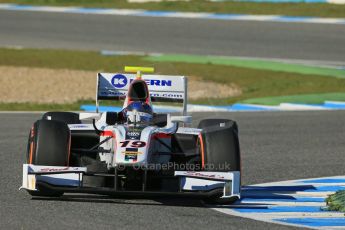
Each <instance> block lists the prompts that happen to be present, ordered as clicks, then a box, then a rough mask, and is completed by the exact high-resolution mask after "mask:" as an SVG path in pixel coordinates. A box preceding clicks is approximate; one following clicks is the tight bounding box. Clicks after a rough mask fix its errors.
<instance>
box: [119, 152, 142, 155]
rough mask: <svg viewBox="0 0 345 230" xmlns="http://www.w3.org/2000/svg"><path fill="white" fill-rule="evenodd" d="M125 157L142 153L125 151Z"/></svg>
mask: <svg viewBox="0 0 345 230" xmlns="http://www.w3.org/2000/svg"><path fill="white" fill-rule="evenodd" d="M122 153H123V154H125V155H140V154H142V152H136V151H123V152H122Z"/></svg>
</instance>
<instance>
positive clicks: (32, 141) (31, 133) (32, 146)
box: [29, 126, 35, 164]
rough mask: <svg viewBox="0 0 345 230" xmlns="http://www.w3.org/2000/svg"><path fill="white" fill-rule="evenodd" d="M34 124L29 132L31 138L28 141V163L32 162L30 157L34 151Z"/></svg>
mask: <svg viewBox="0 0 345 230" xmlns="http://www.w3.org/2000/svg"><path fill="white" fill-rule="evenodd" d="M34 136H35V133H34V126H32V127H31V132H30V139H31V143H30V156H29V164H32V158H33V151H34V139H33V138H34Z"/></svg>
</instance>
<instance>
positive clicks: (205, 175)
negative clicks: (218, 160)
mask: <svg viewBox="0 0 345 230" xmlns="http://www.w3.org/2000/svg"><path fill="white" fill-rule="evenodd" d="M185 174H186V176H194V177H203V178H216V179H224V177H223V176H220V175H216V174H204V173H199V172H186V173H185Z"/></svg>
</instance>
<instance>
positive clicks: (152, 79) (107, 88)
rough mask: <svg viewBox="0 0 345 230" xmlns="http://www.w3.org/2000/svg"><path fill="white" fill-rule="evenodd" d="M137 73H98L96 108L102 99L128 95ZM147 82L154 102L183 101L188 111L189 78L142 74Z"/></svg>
mask: <svg viewBox="0 0 345 230" xmlns="http://www.w3.org/2000/svg"><path fill="white" fill-rule="evenodd" d="M135 79H136V74H122V73H98V76H97V95H96V108H97V111H98V106H99V101H100V100H122V99H125V98H126V96H127V92H128V88H129V85H130V83H131V82H132V81H133V80H135ZM142 79H143V80H144V81H145V82H146V83H147V86H148V89H149V92H150V97H151V101H152V102H177V103H183V114H186V113H187V78H186V77H184V76H171V75H150V74H147V75H146V74H145V75H142Z"/></svg>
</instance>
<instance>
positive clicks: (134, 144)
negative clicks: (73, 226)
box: [21, 73, 240, 199]
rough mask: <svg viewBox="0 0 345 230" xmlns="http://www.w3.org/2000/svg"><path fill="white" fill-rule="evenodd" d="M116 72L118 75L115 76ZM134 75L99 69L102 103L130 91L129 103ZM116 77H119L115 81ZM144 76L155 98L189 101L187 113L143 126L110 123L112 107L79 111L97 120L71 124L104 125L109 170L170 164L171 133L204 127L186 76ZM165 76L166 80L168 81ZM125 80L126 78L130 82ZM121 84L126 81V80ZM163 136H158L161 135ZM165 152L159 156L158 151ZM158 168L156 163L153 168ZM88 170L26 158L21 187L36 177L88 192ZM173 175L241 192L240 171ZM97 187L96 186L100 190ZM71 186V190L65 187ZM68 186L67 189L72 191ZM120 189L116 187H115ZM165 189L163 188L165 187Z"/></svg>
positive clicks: (207, 187) (227, 192)
mask: <svg viewBox="0 0 345 230" xmlns="http://www.w3.org/2000/svg"><path fill="white" fill-rule="evenodd" d="M116 76H117V78H116ZM132 79H135V75H132V74H112V73H106V74H104V73H99V74H98V77H97V97H96V98H97V102H96V104H97V107H98V103H99V100H105V99H113V100H114V99H121V98H124V97H125V103H124V107H126V106H127V103H128V100H129V99H128V97H126V96H127V94H126V92H127V91H128V89H129V87H130V82H131V81H132ZM115 80H116V81H115ZM143 80H145V81H146V83H148V89H149V92H150V103H151V99H154V100H155V101H160V100H161V99H162V100H163V101H167V100H168V101H169V100H170V99H171V100H172V101H178V102H182V103H183V106H184V112H183V116H170V115H168V117H167V124H166V126H165V127H158V126H146V127H141V128H140V129H138V128H137V127H134V126H133V127H132V126H130V125H128V124H115V125H108V124H107V123H106V118H107V112H104V113H99V112H98V111H96V112H95V113H80V115H79V118H80V120H84V121H85V120H86V121H87V120H88V121H90V120H95V123H94V124H88V123H83V124H70V125H69V129H70V131H71V132H72V133H73V132H74V131H83V130H84V131H88V130H95V129H97V130H99V131H100V132H101V133H100V143H101V144H100V146H99V147H100V148H102V149H104V150H107V151H104V152H99V159H100V161H102V162H105V163H106V165H107V168H108V169H109V170H111V169H114V168H115V170H117V169H118V168H120V167H122V166H128V165H130V166H133V167H134V166H136V167H138V168H140V169H143V170H146V169H147V168H149V167H151V166H155V165H162V164H167V165H168V164H169V160H170V156H169V146H171V138H169V137H171V135H173V134H175V133H180V134H188V135H195V136H196V137H198V136H199V134H200V132H201V131H202V130H201V129H196V128H190V127H188V125H190V124H191V122H192V120H191V117H190V116H186V112H187V111H186V101H187V100H186V99H187V90H186V89H187V81H186V78H185V77H183V76H164V75H144V76H143ZM163 82H164V84H163ZM125 83H126V84H125ZM121 84H122V85H121ZM157 139H159V141H157ZM156 152H159V153H166V154H162V155H159V156H156V155H154V154H153V153H156ZM153 170H155V169H153ZM86 174H88V171H87V168H86V167H59V166H41V165H32V164H24V165H23V183H22V187H21V188H23V189H26V190H31V191H35V190H37V182H39V183H47V184H49V185H51V186H53V187H54V188H58V187H61V189H62V190H63V189H64V188H65V189H66V187H68V189H71V188H75V189H79V190H77V191H81V192H83V190H82V189H81V188H82V185H83V175H86ZM174 176H175V177H178V178H179V188H178V191H180V192H196V193H198V194H199V195H200V194H201V193H202V192H207V191H212V190H215V189H222V190H223V196H222V198H225V199H226V198H233V197H237V198H239V197H240V172H239V171H235V172H210V171H198V172H197V171H183V170H177V171H175V172H174ZM95 191H96V190H95ZM65 192H66V191H65ZM67 192H68V191H67ZM143 192H145V191H143ZM114 193H115V194H116V191H114ZM162 193H163V192H162Z"/></svg>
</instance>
